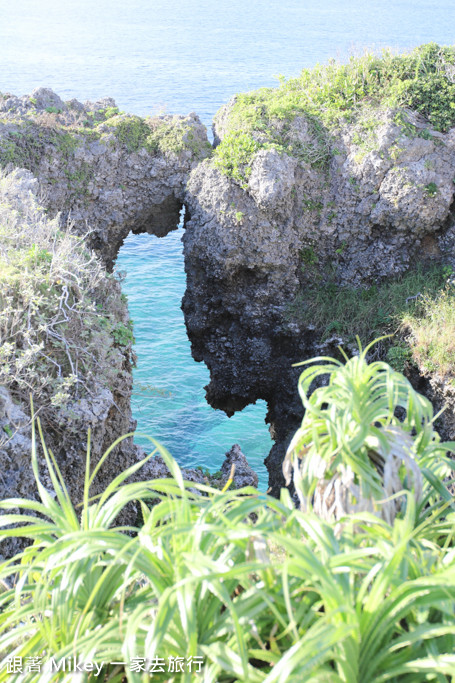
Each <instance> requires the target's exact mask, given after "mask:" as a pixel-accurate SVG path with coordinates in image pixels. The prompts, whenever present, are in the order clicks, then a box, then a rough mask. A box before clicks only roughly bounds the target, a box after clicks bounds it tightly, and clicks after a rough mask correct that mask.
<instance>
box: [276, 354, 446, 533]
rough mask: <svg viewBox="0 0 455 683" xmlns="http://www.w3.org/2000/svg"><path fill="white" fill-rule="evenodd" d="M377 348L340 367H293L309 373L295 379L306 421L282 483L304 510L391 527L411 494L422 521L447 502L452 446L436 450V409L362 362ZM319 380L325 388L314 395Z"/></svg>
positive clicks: (326, 362) (325, 361)
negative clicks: (372, 518) (366, 518)
mask: <svg viewBox="0 0 455 683" xmlns="http://www.w3.org/2000/svg"><path fill="white" fill-rule="evenodd" d="M374 343H375V342H372V343H371V344H370V345H369V346H367V347H366V348H365V349H363V350H362V348H361V346H360V350H359V354H358V355H357V356H353V357H352V358H351V359H349V360H348V359H347V358H346V363H345V364H343V363H341V362H340V361H338V360H336V359H334V358H328V357H320V358H314V359H311V360H308V361H304V362H303V363H299V364H298V365H306V366H308V367H306V369H305V370H304V371H303V372H302V374H301V376H300V379H299V394H300V397H301V399H302V402H303V406H304V408H305V415H304V417H303V420H302V425H301V427H300V428H299V429H298V431H297V432H296V434H295V435H294V438H293V439H292V441H291V444H290V446H289V449H288V452H287V454H286V458H285V461H284V464H283V472H284V473H285V476H286V483H287V484H289V483H290V481H291V478H292V475H293V480H294V483H295V486H296V490H297V494H298V496H299V500H300V504H301V507H302V509H307V508H309V507H314V509H315V510H316V511H317V512H318V514H320V515H322V516H323V517H325V518H328V519H340V518H342V517H344V516H345V515H346V514H349V513H350V512H357V511H360V512H361V511H365V510H367V511H369V512H375V513H376V514H379V515H380V516H382V517H383V518H384V519H385V520H387V521H388V522H389V523H391V522H392V521H393V519H394V517H395V516H396V515H397V514H399V513H400V511H402V509H403V507H405V506H406V503H407V502H408V503H409V497H406V496H404V495H403V491H408V492H409V493H410V494H411V495H412V496H413V498H414V503H415V506H416V509H417V515H418V516H420V518H421V520H422V521H423V520H424V519H425V516H426V513H427V508H428V507H429V506H431V505H433V504H435V503H436V502H437V500H438V499H439V498H441V497H442V498H443V499H445V500H447V501H451V500H452V496H451V494H450V493H449V491H448V490H447V488H446V487H445V486H444V484H443V483H442V481H443V479H444V478H448V477H449V475H450V474H451V471H452V469H453V470H455V463H454V462H453V461H451V460H450V459H448V458H447V456H446V453H447V451H448V450H451V451H454V450H455V443H448V444H444V443H440V439H439V435H438V434H437V432H436V431H435V430H434V429H433V421H434V416H433V407H432V405H431V403H430V402H429V401H428V399H426V398H425V397H423V396H421V395H420V394H419V393H418V392H417V391H415V390H414V389H413V387H412V386H411V384H410V382H409V380H407V379H406V378H405V377H404V376H403V375H402V374H400V373H399V372H396V371H395V370H393V369H392V368H391V367H390V366H389V365H387V363H384V362H380V361H376V362H373V363H368V362H367V355H368V353H369V351H370V350H371V347H372V346H373V344H374ZM323 377H325V378H326V379H327V382H328V383H327V384H323V386H319V387H318V388H317V389H315V390H314V391H313V392H311V390H310V388H311V387H312V385H313V382H314V381H315V380H316V381H317V380H318V379H320V378H323ZM454 509H455V507H454Z"/></svg>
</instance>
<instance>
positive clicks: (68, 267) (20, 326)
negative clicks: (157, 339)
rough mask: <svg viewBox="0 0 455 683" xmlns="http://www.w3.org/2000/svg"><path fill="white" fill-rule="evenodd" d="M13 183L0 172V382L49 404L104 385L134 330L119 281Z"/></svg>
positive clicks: (14, 391)
mask: <svg viewBox="0 0 455 683" xmlns="http://www.w3.org/2000/svg"><path fill="white" fill-rule="evenodd" d="M19 182H20V181H19ZM17 187H18V182H17V180H16V174H15V173H12V174H10V175H6V176H5V175H1V174H0V383H1V384H5V385H6V386H8V387H9V388H10V389H11V390H12V391H13V393H14V394H15V395H16V396H17V397H22V399H25V400H26V399H27V398H28V396H29V394H30V392H31V393H33V395H34V396H35V398H36V399H37V400H39V403H40V405H41V406H42V407H43V408H44V407H48V408H49V409H51V408H52V407H55V406H58V405H61V404H62V403H65V402H67V401H68V399H69V398H70V397H79V396H83V395H85V394H86V393H87V392H88V391H89V387H90V385H91V384H93V382H104V383H105V384H106V385H107V386H108V385H109V384H110V383H111V380H113V378H114V377H115V366H114V365H113V363H112V354H113V353H115V350H114V344H116V345H122V346H127V347H128V346H129V345H130V344H131V342H132V331H131V327H130V326H129V323H128V321H126V320H125V315H126V313H125V305H124V304H123V303H122V302H121V299H120V287H119V285H118V284H117V283H116V281H115V280H113V279H112V277H110V276H108V275H107V274H106V273H105V271H104V268H103V266H102V264H101V263H100V262H99V261H98V260H97V259H96V258H95V257H94V255H93V254H91V253H90V252H89V251H88V250H87V249H86V247H85V245H84V242H83V238H80V237H76V236H75V235H73V234H71V230H70V229H69V230H68V231H67V232H62V231H61V230H60V228H59V223H58V219H54V220H48V219H47V218H46V216H45V213H44V210H43V209H42V208H40V207H39V206H38V205H37V202H36V199H35V197H34V196H33V195H31V194H30V193H28V192H25V191H22V193H20V192H19V195H20V198H18V189H17ZM12 197H13V198H14V201H12V199H11V198H12ZM99 307H101V308H102V310H103V313H100V311H99Z"/></svg>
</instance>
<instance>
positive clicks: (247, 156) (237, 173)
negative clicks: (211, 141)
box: [215, 133, 261, 188]
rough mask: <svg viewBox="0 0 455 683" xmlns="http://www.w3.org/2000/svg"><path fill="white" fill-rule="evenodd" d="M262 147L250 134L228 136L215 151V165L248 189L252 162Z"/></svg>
mask: <svg viewBox="0 0 455 683" xmlns="http://www.w3.org/2000/svg"><path fill="white" fill-rule="evenodd" d="M260 148H261V145H260V144H259V143H258V142H256V141H255V140H254V139H253V138H252V137H251V135H249V134H248V133H232V134H230V135H227V136H226V138H224V142H222V143H221V144H220V145H219V146H218V147H217V148H216V150H215V164H216V165H217V166H218V168H220V169H221V170H222V171H223V172H224V173H225V175H227V176H229V177H231V178H233V179H234V180H236V181H237V182H238V183H239V185H241V186H242V187H243V188H246V186H247V182H248V178H249V177H250V175H251V167H250V165H249V164H250V162H251V159H252V158H253V156H254V155H255V154H256V152H257V151H258V150H259V149H260Z"/></svg>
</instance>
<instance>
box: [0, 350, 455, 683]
mask: <svg viewBox="0 0 455 683" xmlns="http://www.w3.org/2000/svg"><path fill="white" fill-rule="evenodd" d="M365 355H366V352H362V353H361V354H360V356H359V357H355V358H353V359H351V360H350V361H348V363H347V364H346V366H343V365H341V364H340V363H338V362H337V361H335V360H333V359H315V360H316V361H317V360H319V361H321V360H323V361H324V362H325V364H324V365H322V366H321V365H316V366H314V365H312V366H308V367H307V369H306V370H304V372H303V373H302V376H301V379H300V383H299V389H300V392H301V396H302V399H303V401H304V403H305V405H306V407H307V413H306V418H305V419H304V421H303V423H302V428H301V429H300V430H299V432H298V433H297V435H296V438H295V439H294V442H293V444H292V449H291V450H292V451H293V452H294V456H295V458H296V459H297V460H298V459H299V457H298V456H302V455H304V454H305V457H304V462H305V461H306V462H307V465H306V466H305V468H304V469H303V470H302V468H301V467H300V465H299V464H298V463H296V462H294V463H293V460H292V459H291V458H288V460H287V465H286V467H287V474H290V471H291V470H293V472H294V476H295V484H296V487H297V490H298V491H299V492H300V494H301V495H302V492H303V489H304V483H305V480H306V473H308V472H312V476H314V477H317V478H318V479H320V478H321V477H322V478H323V476H324V470H320V468H319V470H318V471H317V468H318V465H319V464H320V463H321V462H323V463H324V464H325V470H326V473H327V474H331V473H332V472H336V471H338V472H343V466H344V467H345V468H347V469H348V470H349V468H350V469H351V471H352V472H353V473H354V476H355V477H356V479H355V480H354V481H353V482H351V483H352V485H353V486H354V485H357V486H358V487H359V488H361V492H362V495H363V496H366V495H370V496H371V498H370V500H371V508H373V509H374V510H375V511H377V512H378V511H379V510H381V509H384V505H381V501H380V499H382V498H383V497H384V493H385V494H386V495H387V496H388V497H389V495H390V494H389V493H388V490H387V488H386V489H385V490H384V491H383V490H382V488H381V487H382V483H381V481H382V477H381V471H380V467H381V463H382V464H383V474H384V477H383V483H384V485H385V484H386V481H387V477H386V475H387V467H389V466H390V465H391V463H394V467H393V468H392V470H393V471H392V475H393V476H392V480H393V481H395V482H397V481H398V482H399V485H400V486H402V487H404V489H405V491H401V490H399V491H397V492H396V495H395V498H394V499H392V500H390V498H388V502H387V505H388V506H389V507H390V506H392V507H393V508H394V513H395V515H396V516H395V515H392V519H391V520H390V521H387V520H386V519H382V518H381V516H380V515H379V514H376V515H375V514H373V513H372V512H369V511H368V510H367V511H365V510H364V511H362V512H361V513H359V512H349V511H346V514H345V515H344V517H343V519H342V522H341V523H339V522H336V521H335V520H333V519H327V520H322V519H321V518H320V517H317V516H316V515H315V514H314V512H313V511H312V510H311V509H309V510H308V511H307V512H303V511H302V510H298V509H296V508H295V506H294V503H293V501H292V500H291V498H290V496H289V493H288V492H287V490H283V491H282V494H281V499H280V500H276V499H273V498H270V497H267V496H264V495H262V494H261V495H259V494H258V492H257V491H256V490H255V489H253V488H244V489H241V490H240V491H230V490H228V488H227V487H228V484H227V485H226V487H225V488H224V489H223V490H222V491H219V490H216V489H214V488H211V487H208V486H203V485H198V484H195V483H193V482H184V481H183V479H182V475H181V472H180V470H179V468H178V466H177V465H176V463H175V462H174V461H173V459H172V458H171V457H170V455H169V454H168V453H167V452H166V451H165V449H163V448H161V447H160V446H159V445H158V444H156V442H153V444H154V446H155V448H154V450H153V451H152V453H151V454H150V455H149V456H147V457H146V458H145V459H144V460H143V461H142V462H139V463H137V464H135V465H134V466H133V467H131V468H129V469H128V470H127V471H125V472H123V473H122V474H120V475H119V476H118V477H117V478H116V479H115V480H114V481H113V482H112V483H111V484H110V485H109V486H108V487H107V489H106V490H105V491H104V493H102V494H101V495H100V496H96V497H93V498H92V497H91V495H90V489H91V486H92V484H93V482H94V480H95V477H96V475H97V473H98V471H99V469H100V467H101V466H102V463H103V462H104V461H105V459H106V458H107V457H109V455H110V452H111V451H112V449H113V448H114V447H115V446H116V445H117V443H118V441H119V440H118V441H117V442H115V444H113V445H112V447H111V449H109V450H108V451H107V452H106V453H105V454H104V456H103V458H102V460H101V461H100V462H99V463H98V464H97V465H96V467H95V468H94V469H93V470H92V469H91V467H90V448H89V447H88V448H87V456H86V477H85V485H84V490H83V492H81V495H82V500H81V503H80V505H79V506H78V507H74V505H73V502H72V501H71V500H70V498H69V495H68V492H67V490H66V487H65V483H64V481H63V479H62V477H61V475H60V472H59V470H58V467H57V463H56V461H55V459H54V457H53V455H52V453H51V452H48V451H47V449H46V447H45V443H44V440H43V438H42V434H41V430H40V435H41V447H42V450H43V453H44V458H45V460H46V463H47V469H48V472H49V475H50V479H51V481H52V485H53V489H54V490H53V491H52V492H51V491H49V490H48V488H49V487H48V485H46V487H45V486H44V485H43V484H42V483H41V481H40V475H39V469H38V458H37V444H36V438H35V431H33V439H32V440H33V447H32V463H33V469H34V473H35V478H36V481H37V486H38V492H39V500H16V499H15V500H5V501H1V502H0V509H1V510H2V511H3V512H4V514H3V515H2V516H1V517H0V539H2V538H5V539H6V538H24V537H25V538H28V539H30V540H32V541H33V544H32V545H30V546H28V547H27V548H25V549H24V550H23V551H22V552H20V553H19V554H18V555H17V556H16V557H14V558H12V559H10V560H7V561H4V562H2V563H1V564H0V584H1V586H2V589H1V590H2V592H1V593H0V643H1V645H0V657H2V661H1V662H0V681H7V680H8V678H9V676H10V674H8V673H7V670H6V664H7V662H8V659H9V658H11V657H24V658H25V657H38V658H41V665H42V668H41V673H33V672H30V673H29V674H28V675H27V681H28V683H35V682H36V683H39V681H41V680H44V675H45V673H44V672H45V667H46V666H49V658H50V656H52V657H53V658H54V660H55V661H56V662H57V663H59V662H60V661H61V660H62V659H64V658H69V657H73V656H75V655H76V656H77V658H79V659H78V661H81V662H96V663H97V665H98V666H100V667H101V672H102V673H101V676H102V680H104V681H110V682H112V683H121V681H125V680H127V681H129V682H131V683H139V681H141V682H142V683H145V682H146V681H150V680H153V681H162V683H165V681H166V682H169V681H176V682H177V683H191V682H192V681H193V680H195V676H194V673H190V672H189V670H188V667H187V666H186V665H185V668H184V670H183V672H182V673H173V674H169V673H167V671H168V665H169V658H175V657H181V658H183V660H184V662H186V661H187V660H188V658H190V657H192V658H194V657H196V658H199V661H200V662H201V680H204V681H207V683H208V682H212V681H217V683H234V682H235V681H240V682H242V681H243V682H244V683H261V682H263V683H285V682H287V681H333V683H335V682H337V683H373V682H374V683H378V682H383V683H385V682H387V681H390V682H391V683H408V682H409V683H417V682H419V683H420V682H422V683H423V681H434V682H437V683H440V682H447V683H448V682H449V681H450V680H452V677H453V675H454V674H455V655H454V652H455V625H454V624H455V612H454V606H455V555H454V522H455V513H454V511H453V509H452V508H453V502H452V497H451V496H450V494H448V492H447V489H445V487H444V485H443V484H442V482H441V479H440V478H441V477H443V476H445V475H446V473H447V472H448V471H449V469H450V467H449V466H450V461H449V460H448V459H447V458H445V455H444V453H445V450H446V449H447V447H446V446H444V444H440V443H439V440H438V436H437V434H436V433H435V432H434V431H433V429H432V423H431V418H432V410H431V406H429V404H428V402H427V401H426V400H425V399H423V398H422V397H421V396H419V395H418V394H416V393H415V392H413V390H412V389H411V388H410V387H409V385H408V384H407V383H406V380H405V379H404V378H403V377H401V376H399V375H397V373H394V372H393V371H392V370H391V369H390V368H388V367H387V366H386V365H385V364H378V363H374V364H372V365H370V366H368V365H367V364H366V360H365ZM327 373H329V376H330V383H329V385H328V386H327V387H322V388H320V389H317V390H316V391H315V392H314V393H313V394H312V396H311V397H308V394H307V392H308V389H309V385H310V384H311V381H312V379H313V378H314V377H317V376H319V375H323V374H327ZM397 406H403V407H404V408H406V410H407V415H406V419H405V421H404V422H403V423H399V422H398V421H397V420H396V419H395V417H394V409H395V407H397ZM36 422H37V424H38V428H39V429H40V424H39V420H36ZM413 430H415V433H414V431H413ZM128 436H129V435H126V436H125V437H124V438H127V437H128ZM152 441H153V440H152ZM400 444H401V445H403V444H405V448H401V450H400ZM157 452H158V453H159V454H160V455H161V456H162V458H163V459H164V461H165V463H166V465H167V467H168V468H169V471H170V472H171V475H172V478H170V479H158V480H154V481H143V482H137V483H128V484H127V483H125V482H126V480H127V479H128V477H129V476H131V475H132V474H134V473H136V472H138V470H139V469H140V467H141V466H142V465H143V464H144V463H145V462H146V461H147V460H148V459H149V458H150V457H152V456H153V455H154V454H155V453H157ZM409 461H412V463H413V465H412V466H411V465H410V464H409ZM374 463H376V464H374ZM294 465H296V466H294ZM377 467H378V468H379V469H377ZM417 471H418V472H420V473H421V474H422V482H421V489H418V486H417V482H418V481H420V480H419V479H418V476H417V474H416V472H417ZM322 481H323V482H326V480H325V479H324V478H323V479H322ZM311 486H313V484H311ZM311 486H310V487H311ZM195 489H196V490H197V491H198V492H199V493H195ZM134 501H138V502H139V505H140V508H141V511H142V521H141V523H140V524H139V525H138V526H128V527H124V526H123V527H122V526H116V524H115V520H116V518H117V516H118V514H119V513H120V512H121V511H122V510H124V509H125V508H126V506H127V505H129V506H131V504H132V503H133V502H134ZM152 501H154V503H155V504H154V505H152V506H151V507H149V506H150V505H151V502H152ZM362 501H363V498H361V497H360V496H359V497H358V502H362ZM394 501H397V502H398V503H399V504H398V505H397V504H395V503H394ZM307 502H308V504H309V507H311V500H310V501H307ZM353 502H354V504H355V501H353ZM382 502H383V503H385V502H386V501H382ZM359 507H360V506H359ZM18 508H19V509H20V510H21V511H20V513H17V509H18ZM382 516H383V517H384V516H385V515H382ZM393 517H395V518H394V519H393ZM155 657H161V658H163V660H164V669H165V671H164V672H162V673H160V672H155V673H154V674H153V676H151V675H149V674H148V673H146V672H144V673H140V672H139V671H137V672H134V671H132V670H131V668H130V667H129V666H127V667H125V666H123V665H122V664H115V665H114V664H113V665H109V662H125V661H130V662H133V661H134V659H135V658H143V659H145V658H148V659H149V661H151V660H153V659H154V658H155ZM143 659H137V660H136V661H139V662H143ZM193 671H194V668H193ZM71 676H72V674H67V673H66V674H65V673H63V672H62V671H60V672H55V671H54V673H53V674H49V675H48V677H46V680H49V681H70V680H71ZM86 680H87V681H92V682H93V681H95V680H100V678H99V677H98V679H96V677H95V673H93V672H88V673H87V674H86Z"/></svg>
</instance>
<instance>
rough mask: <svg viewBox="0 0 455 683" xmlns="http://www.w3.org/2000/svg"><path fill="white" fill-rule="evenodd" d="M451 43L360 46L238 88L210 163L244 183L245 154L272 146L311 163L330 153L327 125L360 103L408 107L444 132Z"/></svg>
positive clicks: (350, 115)
mask: <svg viewBox="0 0 455 683" xmlns="http://www.w3.org/2000/svg"><path fill="white" fill-rule="evenodd" d="M454 75H455V48H454V47H441V46H439V45H436V44H435V43H430V44H427V45H422V46H420V47H417V48H415V49H414V50H413V51H412V52H410V53H409V54H402V55H396V54H393V53H392V52H391V51H388V50H384V51H383V52H382V54H381V55H380V56H379V55H375V54H372V53H366V54H364V55H363V56H361V57H351V59H350V60H349V62H348V63H347V64H340V63H338V62H336V61H335V60H331V61H329V62H328V64H325V65H320V64H318V65H316V66H315V67H314V68H311V69H304V70H303V71H302V73H301V75H300V76H299V77H298V78H292V79H290V80H288V81H286V80H285V79H284V78H282V79H280V86H279V87H277V88H262V89H260V90H257V91H254V92H250V93H243V94H240V95H237V96H236V98H235V102H234V104H233V106H232V109H231V110H230V113H229V119H228V130H227V135H226V136H225V137H224V139H223V140H222V141H221V144H220V145H219V146H218V147H217V149H216V150H215V160H216V164H217V165H218V166H219V168H221V170H222V171H223V172H224V173H226V174H227V175H228V176H231V177H233V178H234V179H235V180H237V181H238V182H239V183H240V184H246V182H247V180H248V175H249V168H250V163H251V159H252V158H253V156H254V154H255V153H256V152H257V151H258V149H260V148H266V147H267V146H270V145H272V146H274V147H276V148H277V149H278V150H279V151H282V152H286V153H289V154H291V155H293V156H296V157H298V158H300V159H302V160H303V161H306V162H308V163H310V164H311V165H312V166H314V167H316V168H326V167H327V164H328V161H329V158H330V131H331V130H333V129H334V128H337V127H338V126H339V125H340V124H342V123H346V122H350V121H353V120H355V118H356V117H357V116H358V115H359V113H360V112H361V111H362V109H364V108H365V107H368V108H392V109H395V108H401V107H407V108H410V109H412V110H415V111H417V112H419V113H420V114H421V115H422V116H424V117H425V118H426V119H427V120H428V125H429V127H430V128H433V129H435V130H438V131H446V130H448V129H449V128H450V127H451V126H454V125H455V82H454V80H455V79H454ZM296 116H303V117H305V118H306V120H307V125H308V129H309V135H308V143H305V145H302V144H299V141H298V139H297V137H296V136H294V135H293V133H292V127H291V125H290V124H291V122H292V120H293V119H294V118H295V117H296Z"/></svg>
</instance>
